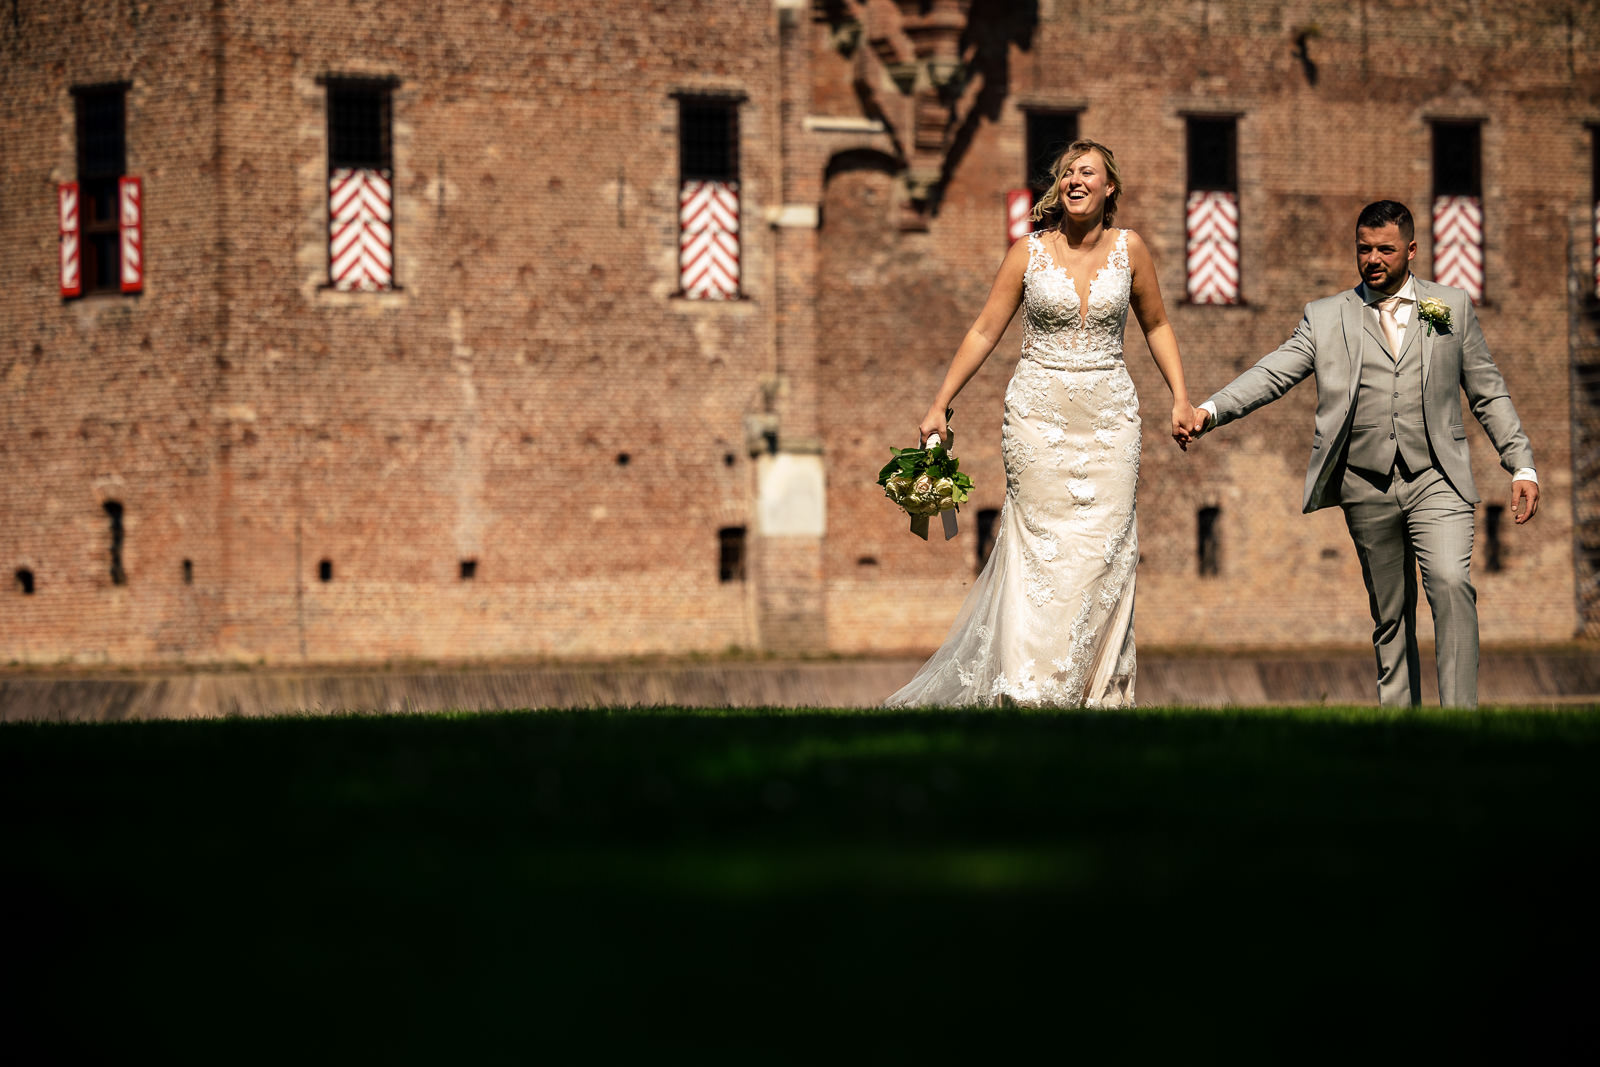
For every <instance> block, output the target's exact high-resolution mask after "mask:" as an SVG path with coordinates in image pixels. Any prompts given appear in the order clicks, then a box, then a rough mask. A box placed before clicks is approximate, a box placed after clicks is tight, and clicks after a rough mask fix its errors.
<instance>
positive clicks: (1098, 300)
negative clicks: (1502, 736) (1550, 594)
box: [887, 141, 1539, 707]
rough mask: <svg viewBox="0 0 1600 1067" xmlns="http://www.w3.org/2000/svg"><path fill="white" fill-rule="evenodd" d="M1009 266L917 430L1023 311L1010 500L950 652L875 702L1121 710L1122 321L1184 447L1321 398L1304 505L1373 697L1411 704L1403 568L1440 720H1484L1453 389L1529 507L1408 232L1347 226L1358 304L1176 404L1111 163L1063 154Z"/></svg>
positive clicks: (1125, 453)
mask: <svg viewBox="0 0 1600 1067" xmlns="http://www.w3.org/2000/svg"><path fill="white" fill-rule="evenodd" d="M1052 178H1053V181H1052V183H1051V187H1050V189H1049V190H1048V191H1047V192H1046V194H1045V195H1044V196H1043V197H1042V198H1041V199H1040V201H1039V204H1038V206H1037V207H1036V208H1035V210H1034V219H1035V221H1036V224H1037V225H1038V227H1039V228H1038V229H1037V230H1036V232H1035V233H1033V234H1031V235H1030V236H1029V237H1028V238H1027V239H1026V240H1024V241H1018V242H1016V244H1015V245H1013V246H1012V248H1011V250H1010V252H1009V253H1008V254H1007V255H1006V258H1005V260H1004V262H1003V263H1002V264H1001V267H1000V271H999V274H998V275H997V277H996V279H995V283H994V286H993V288H992V290H991V292H990V294H989V298H988V300H987V302H986V303H985V305H984V307H983V310H982V311H981V312H980V314H979V316H978V318H977V320H976V321H975V322H974V323H973V325H972V327H971V329H969V330H968V332H967V334H966V336H965V338H964V339H963V340H962V342H961V345H960V346H959V348H958V349H957V351H956V355H955V358H954V359H953V360H952V362H951V365H950V369H949V371H948V372H947V374H946V375H945V378H944V381H943V384H942V385H941V387H940V389H939V392H938V394H937V395H936V397H935V399H934V403H933V404H932V405H930V407H929V409H928V413H927V415H926V416H925V417H924V418H923V420H922V423H921V425H920V427H919V433H920V437H921V439H922V440H926V439H927V438H928V436H929V435H930V434H933V433H939V434H944V433H945V431H946V426H945V422H944V413H945V411H946V410H947V408H948V407H949V405H950V402H951V401H952V400H953V399H954V397H955V395H956V394H957V393H958V392H959V391H960V390H961V388H962V387H963V386H965V385H966V383H967V381H968V380H970V379H971V377H972V376H973V374H975V373H976V372H977V370H978V368H979V367H980V366H981V365H982V364H983V362H984V360H985V359H986V358H987V357H988V355H989V353H990V352H991V351H993V349H994V346H995V344H996V343H997V342H998V341H999V339H1000V336H1001V334H1002V333H1004V331H1005V329H1006V326H1007V325H1008V324H1009V323H1010V321H1011V319H1012V317H1013V316H1014V315H1015V313H1016V311H1017V310H1018V309H1019V308H1020V309H1021V310H1022V315H1023V342H1022V358H1021V359H1020V360H1019V361H1018V364H1017V368H1016V371H1015V372H1014V374H1013V376H1012V379H1011V381H1010V383H1009V385H1008V386H1007V389H1006V397H1005V413H1004V421H1003V424H1002V436H1001V453H1002V456H1003V458H1004V461H1005V468H1006V499H1005V505H1004V507H1003V508H1002V511H1001V517H1000V521H999V523H998V524H997V529H996V540H995V543H994V547H993V549H992V551H991V554H990V558H989V562H988V563H987V564H986V565H985V567H984V570H983V573H982V574H981V575H980V576H979V578H978V579H977V581H976V582H975V583H974V584H973V587H972V589H971V591H970V592H969V594H968V596H967V599H966V601H965V603H963V605H962V607H961V609H960V611H959V612H958V614H957V617H956V621H955V624H954V625H953V626H952V627H951V630H950V633H949V636H948V637H947V638H946V640H945V642H944V644H943V645H942V646H941V647H940V648H939V650H938V651H937V652H935V653H934V655H933V657H932V658H931V659H929V661H928V662H927V663H926V664H925V665H924V666H923V667H922V669H921V670H920V671H918V672H917V675H916V676H915V677H914V678H913V679H912V680H911V682H910V683H909V684H908V685H906V686H905V687H904V688H902V689H901V690H899V691H898V692H897V693H895V694H894V695H893V696H891V697H890V698H889V700H888V701H887V704H888V705H889V706H913V705H967V704H988V705H993V704H1019V705H1044V706H1066V707H1077V706H1085V707H1117V706H1126V705H1130V704H1132V703H1133V699H1134V675H1135V662H1136V657H1135V649H1134V641H1133V601H1134V592H1135V580H1136V564H1137V561H1138V555H1139V553H1138V529H1137V524H1136V521H1135V500H1134V495H1135V487H1136V484H1137V481H1138V472H1139V454H1140V424H1139V413H1138V396H1137V394H1136V393H1135V391H1134V388H1133V383H1132V381H1131V379H1130V378H1129V376H1128V373H1127V369H1126V367H1125V366H1124V364H1123V362H1122V335H1123V328H1124V326H1125V324H1126V321H1127V313H1128V310H1129V309H1130V307H1131V308H1132V310H1133V311H1134V314H1135V316H1136V318H1137V319H1138V322H1139V325H1140V327H1141V329H1143V331H1144V334H1145V339H1146V342H1147V344H1148V346H1149V348H1150V352H1151V354H1152V356H1153V357H1154V359H1155V362H1156V365H1157V367H1158V368H1159V370H1160V371H1161V374H1162V377H1163V378H1164V379H1165V381H1166V384H1167V387H1168V388H1169V390H1170V391H1171V393H1172V414H1171V433H1172V437H1173V438H1174V440H1176V441H1177V443H1178V445H1179V447H1181V448H1184V449H1185V450H1187V448H1188V447H1189V445H1190V444H1192V443H1193V442H1195V441H1196V440H1198V439H1199V438H1200V437H1202V435H1205V434H1209V433H1211V432H1213V431H1214V430H1216V429H1218V428H1220V427H1223V426H1226V425H1227V424H1228V423H1230V422H1233V421H1235V420H1236V419H1240V418H1243V417H1244V416H1245V415H1248V414H1249V413H1250V412H1252V411H1254V410H1255V409H1257V408H1259V407H1261V406H1263V405H1265V404H1269V403H1271V402H1272V401H1274V400H1277V399H1278V398H1279V397H1281V396H1283V395H1284V394H1285V393H1286V392H1288V390H1289V389H1291V388H1292V387H1294V386H1295V385H1297V384H1299V383H1300V382H1302V381H1304V380H1305V379H1307V378H1314V379H1315V382H1316V390H1317V405H1316V418H1315V425H1314V427H1313V433H1312V435H1311V448H1310V459H1309V463H1308V467H1307V473H1306V481H1305V491H1304V498H1303V507H1304V510H1305V511H1306V512H1311V511H1315V510H1318V509H1319V508H1324V507H1333V506H1337V507H1339V508H1341V509H1342V511H1343V512H1344V517H1345V522H1346V525H1347V527H1348V528H1349V531H1350V536H1351V539H1352V541H1353V542H1354V544H1355V549H1356V554H1357V557H1358V558H1359V559H1360V561H1361V571H1362V576H1363V578H1364V580H1365V583H1366V588H1367V594H1368V602H1369V606H1370V608H1371V612H1372V619H1373V627H1374V628H1373V635H1372V641H1373V648H1374V651H1375V653H1376V658H1377V666H1378V686H1377V689H1378V698H1379V701H1380V703H1382V704H1384V705H1400V706H1404V705H1416V704H1419V703H1420V702H1421V671H1420V656H1419V653H1418V649H1417V639H1416V607H1417V572H1418V570H1419V569H1420V571H1421V575H1422V581H1421V585H1422V590H1423V592H1424V593H1425V595H1426V596H1427V598H1428V603H1429V605H1430V607H1431V608H1432V612H1433V619H1434V634H1435V657H1436V661H1437V668H1438V677H1439V696H1440V702H1441V703H1442V704H1444V705H1446V706H1459V707H1471V706H1475V705H1476V704H1477V669H1478V615H1477V604H1476V592H1475V590H1474V588H1473V585H1472V581H1471V577H1470V565H1471V557H1472V538H1473V525H1474V524H1473V519H1474V507H1475V505H1476V503H1477V501H1478V499H1479V496H1478V492H1477V488H1476V486H1475V485H1474V482H1473V478H1472V468H1471V461H1470V455H1469V452H1468V448H1467V441H1466V427H1465V426H1464V424H1463V422H1462V419H1461V399H1460V398H1461V394H1462V393H1463V392H1465V394H1466V396H1467V400H1468V405H1469V407H1470V410H1471V411H1472V413H1473V415H1474V417H1475V418H1476V419H1477V420H1478V422H1479V424H1480V425H1482V427H1483V429H1484V431H1485V432H1486V433H1487V434H1488V437H1489V440H1490V442H1491V443H1492V444H1493V445H1494V447H1495V449H1496V451H1497V452H1498V453H1499V456H1500V462H1501V465H1502V466H1503V467H1505V469H1506V470H1507V471H1508V472H1510V473H1511V475H1512V482H1511V510H1512V514H1513V515H1514V517H1515V520H1516V522H1517V523H1518V524H1519V525H1520V524H1523V523H1526V522H1527V521H1529V520H1530V519H1532V518H1533V516H1534V514H1535V513H1536V512H1537V510H1538V506H1539V485H1538V478H1537V475H1536V474H1535V471H1534V468H1533V452H1532V448H1531V446H1530V445H1529V443H1528V438H1527V435H1526V434H1525V433H1523V430H1522V425H1521V422H1520V420H1519V419H1518V417H1517V413H1516V409H1515V407H1514V406H1513V405H1512V402H1511V399H1510V397H1509V395H1508V394H1507V391H1506V385H1505V381H1504V378H1503V377H1502V376H1501V373H1500V371H1499V369H1498V368H1497V367H1496V366H1495V363H1494V359H1493V358H1492V356H1491V355H1490V352H1489V348H1488V345H1487V344H1486V343H1485V341H1484V337H1483V332H1482V330H1481V329H1480V328H1479V325H1478V320H1477V316H1476V314H1475V312H1474V310H1473V306H1472V301H1471V300H1470V298H1469V297H1468V296H1467V294H1466V293H1465V292H1463V291H1462V290H1460V289H1455V288H1452V287H1450V286H1445V285H1439V284H1436V283H1433V282H1428V281H1424V280H1423V279H1420V278H1417V277H1416V276H1415V275H1414V274H1412V273H1411V263H1412V261H1413V259H1414V258H1415V256H1416V252H1417V244H1416V239H1415V223H1414V221H1413V219H1412V217H1411V214H1410V212H1409V211H1408V210H1407V209H1406V208H1405V207H1404V205H1402V204H1400V203H1397V202H1395V201H1392V200H1380V201H1377V202H1376V203H1373V204H1369V205H1368V206H1367V207H1366V208H1365V209H1363V210H1362V212H1361V214H1360V216H1359V217H1358V218H1357V219H1356V224H1355V228H1354V229H1355V234H1354V236H1355V252H1356V267H1357V270H1358V272H1359V275H1360V284H1359V285H1357V286H1356V287H1355V288H1353V289H1350V290H1346V291H1344V292H1342V293H1339V294H1336V295H1334V296H1330V297H1326V298H1323V299H1320V300H1315V301H1313V302H1311V303H1310V304H1308V305H1306V308H1305V314H1304V317H1303V318H1302V319H1301V321H1300V324H1299V326H1298V327H1297V328H1296V329H1295V331H1294V333H1293V334H1292V335H1291V336H1290V337H1289V339H1288V340H1287V341H1285V342H1284V343H1283V344H1282V345H1281V346H1280V347H1279V348H1278V349H1277V350H1275V351H1273V352H1271V353H1269V354H1268V355H1266V356H1264V357H1263V358H1262V359H1261V360H1259V361H1258V362H1257V363H1256V364H1255V365H1254V366H1253V367H1251V368H1250V369H1248V370H1246V371H1245V372H1244V373H1243V374H1241V375H1239V376H1238V377H1237V378H1236V379H1234V381H1232V382H1231V383H1229V384H1228V385H1226V386H1224V387H1223V388H1222V389H1220V390H1218V391H1217V392H1216V393H1215V394H1214V395H1212V396H1211V397H1210V398H1209V399H1207V400H1206V401H1204V402H1203V403H1201V404H1200V405H1199V407H1194V406H1193V405H1191V403H1190V401H1189V397H1188V393H1187V387H1186V385H1185V382H1184V375H1183V362H1182V358H1181V356H1180V355H1179V351H1178V344H1177V340H1176V337H1175V335H1174V333H1173V330H1172V326H1171V323H1170V322H1169V321H1168V319H1167V317H1166V312H1165V308H1164V306H1163V303H1162V300H1161V293H1160V288H1159V285H1158V284H1157V281H1156V277H1155V269H1154V264H1153V261H1152V260H1151V257H1150V254H1149V252H1148V250H1147V249H1146V248H1145V246H1144V243H1143V242H1142V241H1141V240H1140V239H1139V237H1138V235H1137V234H1135V233H1134V232H1133V231H1131V230H1117V229H1113V228H1112V227H1111V223H1112V220H1113V218H1114V216H1115V213H1116V207H1117V203H1118V201H1119V199H1120V198H1121V195H1122V192H1123V189H1124V184H1123V180H1122V174H1121V172H1120V169H1119V168H1118V166H1117V163H1116V159H1115V156H1114V155H1113V154H1112V152H1111V151H1110V150H1109V149H1107V148H1106V147H1105V146H1103V145H1100V144H1097V143H1095V142H1093V141H1077V142H1074V143H1073V144H1072V145H1071V146H1069V147H1068V148H1067V149H1066V151H1065V152H1064V153H1063V154H1062V155H1061V157H1060V158H1059V160H1058V161H1057V163H1056V165H1055V167H1054V168H1053V169H1052Z"/></svg>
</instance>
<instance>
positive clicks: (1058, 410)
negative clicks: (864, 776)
mask: <svg viewBox="0 0 1600 1067" xmlns="http://www.w3.org/2000/svg"><path fill="white" fill-rule="evenodd" d="M1051 177H1052V179H1053V180H1052V183H1051V188H1050V190H1049V192H1047V193H1045V195H1044V196H1043V197H1042V198H1041V199H1040V201H1039V203H1038V205H1037V206H1036V207H1035V208H1034V210H1033V217H1034V219H1035V220H1036V222H1037V223H1038V224H1039V226H1040V228H1039V229H1038V230H1037V231H1036V232H1034V233H1033V234H1030V235H1029V237H1028V239H1027V240H1026V241H1018V242H1017V243H1016V244H1014V245H1012V246H1011V250H1010V252H1008V253H1007V254H1006V258H1005V261H1004V262H1003V263H1002V264H1001V265H1000V273H999V275H998V276H997V277H996V278H995V282H994V288H993V289H991V290H990V292H989V299H988V301H987V302H986V303H985V304H984V306H983V311H982V312H981V313H980V314H979V315H978V319H977V321H976V322H974V323H973V324H972V328H971V329H969V330H968V331H967V335H966V337H965V338H964V339H963V340H962V342H961V346H960V347H959V348H958V349H957V350H956V354H955V358H954V359H953V360H951V362H950V370H949V372H948V373H946V375H945V378H944V384H943V385H942V386H940V387H939V392H938V394H937V395H936V396H935V397H934V398H933V404H932V405H930V406H929V408H928V414H927V415H926V416H924V418H923V420H922V425H921V426H920V427H919V428H918V435H919V437H918V440H919V442H923V443H925V442H926V441H927V440H928V438H929V436H930V435H932V434H938V435H940V437H941V438H942V439H944V440H948V439H949V429H948V427H947V426H946V425H945V411H946V409H947V408H948V407H949V406H950V403H951V401H952V400H954V399H955V396H956V394H957V393H959V392H960V391H961V389H962V387H963V386H965V385H966V384H967V382H968V381H969V380H970V379H971V378H972V376H973V375H974V374H975V373H977V370H978V368H979V367H980V366H982V365H983V361H984V360H985V359H987V358H988V357H989V353H990V352H992V351H993V350H994V346H995V344H996V343H997V342H998V341H999V340H1000V335H1001V334H1003V333H1004V332H1005V329H1006V326H1007V325H1008V324H1009V323H1010V322H1011V317H1012V315H1014V314H1015V313H1016V310H1017V307H1018V306H1019V305H1020V306H1021V307H1022V324H1023V335H1022V359H1021V360H1020V361H1019V362H1018V363H1017V369H1016V372H1015V373H1014V374H1013V375H1012V377H1011V384H1010V385H1009V386H1007V387H1006V400H1005V421H1004V425H1003V429H1002V431H1001V454H1002V456H1003V457H1004V459H1005V465H1006V500H1005V506H1004V508H1003V509H1002V510H1001V512H1000V521H999V524H998V526H997V529H996V538H995V542H994V549H993V551H992V553H991V554H990V556H989V562H988V564H987V565H986V566H985V567H984V568H983V573H982V574H980V575H979V576H978V580H977V582H975V583H974V585H973V587H972V591H971V592H970V593H969V594H968V595H967V599H966V602H965V603H964V604H962V606H961V610H960V612H959V613H958V614H957V615H956V620H955V624H954V625H953V626H952V627H951V629H950V634H949V636H948V637H946V638H945V642H944V645H943V646H942V647H940V649H939V650H938V651H937V652H935V653H934V655H933V658H932V659H930V660H928V662H927V663H926V664H925V665H923V667H922V669H921V670H920V671H918V672H917V674H916V677H914V678H912V679H911V682H910V683H909V684H908V685H906V686H905V688H903V689H901V690H900V691H899V692H897V693H895V694H894V695H893V696H891V697H890V698H889V699H888V700H887V701H886V702H885V706H886V707H906V706H917V705H964V704H990V705H992V704H1019V705H1034V706H1047V707H1118V706H1126V705H1131V704H1132V703H1133V679H1134V646H1133V595H1134V569H1135V565H1136V564H1137V563H1138V560H1139V533H1138V528H1137V526H1136V523H1135V517H1134V492H1135V489H1136V487H1137V484H1138V481H1139V447H1140V445H1139V442H1140V423H1139V398H1138V395H1137V394H1136V393H1135V392H1134V388H1133V380H1132V379H1131V378H1129V377H1128V371H1127V368H1126V367H1125V366H1124V365H1123V362H1122V333H1123V327H1124V325H1125V324H1126V322H1127V318H1128V308H1129V307H1130V306H1131V307H1132V308H1133V312H1134V314H1135V315H1136V316H1137V317H1138V319H1139V326H1140V328H1141V329H1143V330H1144V335H1145V340H1146V342H1147V343H1148V344H1149V347H1150V352H1151V354H1152V355H1153V356H1154V357H1155V361H1156V366H1157V367H1158V368H1160V370H1161V375H1162V377H1163V378H1165V379H1166V383H1167V388H1168V389H1170V390H1171V391H1172V436H1173V438H1174V439H1176V440H1177V442H1178V444H1179V446H1180V447H1183V448H1184V449H1186V450H1187V448H1188V444H1189V441H1190V433H1189V431H1188V429H1187V427H1189V426H1191V425H1193V424H1194V422H1195V416H1194V408H1193V407H1192V406H1191V405H1190V403H1189V395H1188V391H1187V389H1186V388H1185V387H1184V382H1183V360H1182V357H1180V356H1179V354H1178V340H1177V337H1176V336H1175V335H1174V333H1173V330H1172V324H1171V323H1169V322H1168V321H1167V314H1166V309H1165V308H1164V307H1163V306H1162V303H1161V289H1160V286H1159V285H1158V284H1157V281H1156V271H1155V264H1154V263H1153V262H1152V260H1151V258H1150V252H1149V250H1148V249H1146V248H1145V245H1144V242H1143V241H1141V240H1140V239H1139V235H1138V234H1136V233H1134V232H1133V231H1132V230H1117V229H1112V228H1111V221H1112V219H1113V217H1114V216H1115V215H1116V210H1117V200H1118V199H1119V198H1120V197H1121V195H1122V188H1123V186H1122V176H1121V174H1120V172H1119V171H1118V170H1117V161H1116V158H1115V157H1114V156H1113V155H1112V154H1111V150H1110V149H1109V148H1106V147H1105V146H1104V145H1100V144H1097V143H1095V142H1094V141H1075V142H1073V143H1072V144H1071V145H1070V146H1068V148H1067V150H1066V152H1065V153H1064V154H1063V155H1062V156H1061V158H1060V159H1059V160H1057V162H1056V165H1055V166H1054V167H1053V168H1052V170H1051Z"/></svg>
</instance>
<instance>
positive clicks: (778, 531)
mask: <svg viewBox="0 0 1600 1067" xmlns="http://www.w3.org/2000/svg"><path fill="white" fill-rule="evenodd" d="M756 484H757V487H758V488H757V493H758V495H759V499H758V501H757V503H756V516H757V520H758V529H759V532H760V534H761V536H763V537H821V536H822V535H823V534H824V533H825V532H826V531H827V516H828V506H827V492H826V488H825V487H826V478H825V477H824V475H823V469H822V457H821V456H816V455H796V454H794V453H789V452H780V453H778V454H777V455H768V456H762V457H761V458H760V459H758V460H757V461H756Z"/></svg>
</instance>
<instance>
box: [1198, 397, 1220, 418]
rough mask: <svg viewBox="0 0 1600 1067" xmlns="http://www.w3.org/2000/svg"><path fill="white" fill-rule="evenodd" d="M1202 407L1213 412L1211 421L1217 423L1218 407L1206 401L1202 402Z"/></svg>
mask: <svg viewBox="0 0 1600 1067" xmlns="http://www.w3.org/2000/svg"><path fill="white" fill-rule="evenodd" d="M1200 406H1201V407H1203V408H1205V409H1206V410H1207V411H1209V412H1211V421H1212V422H1216V421H1217V405H1215V404H1213V403H1212V402H1211V401H1209V400H1204V401H1201V403H1200Z"/></svg>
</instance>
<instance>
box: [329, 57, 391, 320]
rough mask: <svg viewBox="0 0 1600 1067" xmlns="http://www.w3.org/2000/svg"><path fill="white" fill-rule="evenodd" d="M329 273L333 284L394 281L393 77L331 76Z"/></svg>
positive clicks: (363, 286)
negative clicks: (374, 78)
mask: <svg viewBox="0 0 1600 1067" xmlns="http://www.w3.org/2000/svg"><path fill="white" fill-rule="evenodd" d="M325 84H326V85H327V90H328V275H329V282H330V284H332V286H333V287H334V288H335V289H344V290H367V291H375V290H384V289H393V288H394V287H395V285H394V184H393V183H394V154H393V145H392V131H393V127H394V122H393V110H394V92H393V90H394V83H393V82H392V81H388V80H373V79H343V78H330V79H327V80H326V81H325Z"/></svg>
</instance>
